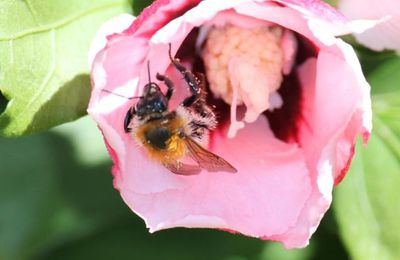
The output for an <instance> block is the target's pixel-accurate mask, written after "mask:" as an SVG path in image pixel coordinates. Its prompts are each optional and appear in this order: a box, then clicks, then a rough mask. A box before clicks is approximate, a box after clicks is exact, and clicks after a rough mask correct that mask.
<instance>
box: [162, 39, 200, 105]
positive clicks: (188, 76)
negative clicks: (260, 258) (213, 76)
mask: <svg viewBox="0 0 400 260" xmlns="http://www.w3.org/2000/svg"><path fill="white" fill-rule="evenodd" d="M168 53H169V59H170V60H171V62H172V64H173V65H174V66H175V68H176V69H177V70H178V71H179V72H180V73H181V74H182V75H183V78H184V79H185V81H186V82H187V84H188V85H189V89H190V92H191V93H192V95H191V96H189V97H187V98H185V100H183V103H182V104H183V106H185V107H189V106H191V105H192V104H193V103H195V102H196V101H197V99H198V98H199V97H200V93H201V89H200V86H199V82H198V80H197V78H196V77H195V76H194V75H193V73H192V72H191V71H190V70H188V69H187V68H186V67H185V66H183V65H182V63H180V62H179V60H178V59H175V58H173V57H172V54H171V44H169V51H168Z"/></svg>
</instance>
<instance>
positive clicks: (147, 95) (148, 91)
mask: <svg viewBox="0 0 400 260" xmlns="http://www.w3.org/2000/svg"><path fill="white" fill-rule="evenodd" d="M167 109H168V100H167V98H166V97H165V96H164V94H163V93H162V92H161V89H160V87H159V86H158V85H157V84H156V83H154V82H150V83H148V84H146V85H145V86H144V89H143V95H142V97H141V98H140V100H139V102H138V103H137V104H136V114H137V115H138V116H139V117H140V118H143V117H145V116H146V115H149V114H153V113H162V112H165V111H167Z"/></svg>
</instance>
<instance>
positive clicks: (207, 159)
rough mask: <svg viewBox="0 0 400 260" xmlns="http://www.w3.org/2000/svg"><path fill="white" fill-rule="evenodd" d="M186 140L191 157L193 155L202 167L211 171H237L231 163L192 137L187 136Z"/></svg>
mask: <svg viewBox="0 0 400 260" xmlns="http://www.w3.org/2000/svg"><path fill="white" fill-rule="evenodd" d="M184 140H185V142H186V145H187V148H188V151H189V155H190V157H192V158H193V160H195V161H196V162H197V163H198V164H199V166H200V167H201V168H203V169H205V170H207V171H210V172H218V171H223V172H231V173H235V172H237V170H236V168H235V167H233V166H232V165H231V164H230V163H228V162H227V161H225V160H224V159H223V158H221V157H219V156H218V155H216V154H213V153H212V152H210V151H207V150H206V149H204V148H203V147H202V146H201V145H199V144H198V143H197V142H196V141H194V140H193V139H191V138H190V137H188V136H186V137H185V139H184Z"/></svg>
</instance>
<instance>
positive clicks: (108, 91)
mask: <svg viewBox="0 0 400 260" xmlns="http://www.w3.org/2000/svg"><path fill="white" fill-rule="evenodd" d="M101 91H104V92H107V93H110V94H113V95H116V96H118V97H122V98H126V99H129V100H131V99H135V98H142V97H126V96H124V95H121V94H118V93H114V92H112V91H110V90H108V89H102V90H101Z"/></svg>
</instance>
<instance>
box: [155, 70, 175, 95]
mask: <svg viewBox="0 0 400 260" xmlns="http://www.w3.org/2000/svg"><path fill="white" fill-rule="evenodd" d="M156 78H157V79H158V80H159V81H164V83H165V85H167V88H168V90H167V94H165V97H166V98H167V99H168V100H170V99H171V97H172V93H173V92H174V83H172V81H171V80H170V79H169V78H168V77H167V76H165V75H161V74H159V73H157V75H156Z"/></svg>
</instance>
